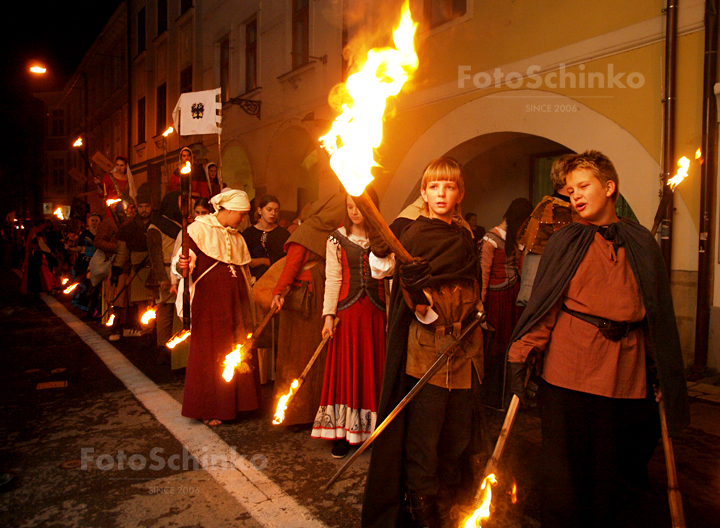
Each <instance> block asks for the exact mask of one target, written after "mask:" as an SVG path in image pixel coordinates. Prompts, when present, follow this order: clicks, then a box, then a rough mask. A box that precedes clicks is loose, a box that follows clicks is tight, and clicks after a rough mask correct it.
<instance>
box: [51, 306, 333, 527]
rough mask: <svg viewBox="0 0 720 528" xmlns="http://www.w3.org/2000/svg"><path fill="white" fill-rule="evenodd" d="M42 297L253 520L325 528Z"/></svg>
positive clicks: (115, 351) (75, 320)
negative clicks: (220, 462)
mask: <svg viewBox="0 0 720 528" xmlns="http://www.w3.org/2000/svg"><path fill="white" fill-rule="evenodd" d="M41 298H42V300H43V301H45V303H46V304H47V305H48V306H49V307H50V309H51V310H52V311H53V312H54V313H55V315H57V316H58V317H60V319H62V320H63V321H64V322H65V324H67V325H68V326H69V327H70V328H71V329H72V330H73V332H75V333H76V334H77V335H78V336H79V337H80V339H82V340H83V341H84V342H85V343H86V344H87V345H88V346H89V347H90V348H92V349H93V351H94V352H95V354H97V356H98V357H99V358H100V359H101V360H102V361H103V362H104V363H105V365H107V367H108V368H109V369H110V372H112V373H113V374H114V375H115V376H116V377H117V378H118V379H119V380H120V381H122V382H123V383H124V384H125V386H126V387H127V388H128V389H129V390H130V392H132V394H133V395H134V396H135V397H136V398H137V399H138V401H140V403H142V404H143V405H144V406H145V408H147V410H148V411H150V413H152V415H153V416H154V417H155V418H156V419H157V420H158V421H159V422H160V423H161V424H162V425H163V426H164V427H165V428H166V429H167V430H168V431H169V432H170V433H171V434H172V435H173V436H174V437H175V438H177V440H178V441H179V442H180V443H181V444H182V445H184V446H185V447H186V449H187V450H188V452H189V453H190V454H191V455H193V456H194V457H195V458H196V459H197V460H198V462H200V465H201V466H203V467H204V468H205V469H206V470H207V471H208V473H209V474H210V475H211V476H212V477H213V478H214V479H215V480H216V481H217V482H218V483H219V484H220V485H221V486H222V487H223V488H225V490H227V492H228V493H230V494H231V495H232V496H233V497H235V499H236V500H237V501H238V502H239V503H240V505H241V506H242V507H243V508H245V509H247V511H248V512H249V513H250V515H252V516H253V518H254V519H255V520H256V521H258V522H259V523H260V524H262V525H263V526H266V527H268V528H275V527H278V528H279V527H283V528H285V527H289V528H293V527H297V528H301V527H302V528H325V524H323V523H322V522H321V521H319V520H318V519H316V518H315V517H313V515H312V514H311V513H310V512H309V511H308V510H307V509H306V508H304V507H303V506H300V505H299V504H298V503H297V502H295V500H294V499H293V498H292V497H290V496H289V495H287V494H286V493H285V492H284V491H283V490H282V489H280V487H279V486H278V485H277V484H275V483H274V482H273V481H271V480H270V479H269V478H267V477H266V476H265V475H263V474H262V472H261V471H259V470H257V469H256V468H255V466H254V465H253V463H252V462H249V461H247V460H246V459H245V458H243V457H240V456H239V455H238V454H237V452H236V451H235V450H234V449H233V448H231V447H230V446H229V445H227V444H226V443H225V442H224V441H223V440H222V439H221V438H220V437H218V436H217V435H216V434H215V433H214V432H213V431H211V430H210V428H208V427H207V426H205V425H203V424H202V423H200V422H198V421H197V420H192V419H190V418H185V417H184V416H182V415H181V414H180V411H181V409H182V407H181V405H180V404H179V403H178V402H177V401H176V400H175V399H173V398H172V397H171V396H170V395H169V394H167V393H166V392H165V391H163V390H162V389H160V388H159V387H158V386H157V385H155V383H153V381H152V380H151V379H150V378H148V377H147V376H145V374H143V373H142V372H141V371H140V370H139V369H138V368H137V367H135V365H133V364H132V363H131V362H130V361H129V360H128V359H127V358H126V357H125V356H124V355H123V354H122V353H121V352H120V351H119V350H118V349H117V348H115V347H114V346H112V345H111V344H110V343H108V342H107V341H105V339H103V338H102V337H101V336H100V335H98V334H97V333H96V332H95V331H94V330H93V329H92V328H90V327H89V326H87V325H86V324H85V323H83V322H82V321H81V320H80V319H78V318H77V317H75V316H74V315H73V314H71V313H70V312H68V311H67V309H66V308H65V307H64V306H63V305H62V304H61V303H60V302H58V300H57V299H55V298H54V297H52V296H50V295H46V294H42V295H41ZM213 457H215V458H214V460H213ZM218 460H220V461H229V463H230V464H232V468H228V467H223V466H224V464H217V463H215V464H213V462H216V461H218ZM208 461H209V462H210V463H208Z"/></svg>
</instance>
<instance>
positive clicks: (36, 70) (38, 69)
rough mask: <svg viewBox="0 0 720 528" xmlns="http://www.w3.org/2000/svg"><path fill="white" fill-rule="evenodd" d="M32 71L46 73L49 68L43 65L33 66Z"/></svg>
mask: <svg viewBox="0 0 720 528" xmlns="http://www.w3.org/2000/svg"><path fill="white" fill-rule="evenodd" d="M30 71H31V72H33V73H45V72H46V71H47V68H43V67H42V66H31V67H30Z"/></svg>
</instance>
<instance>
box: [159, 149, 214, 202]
mask: <svg viewBox="0 0 720 528" xmlns="http://www.w3.org/2000/svg"><path fill="white" fill-rule="evenodd" d="M183 152H189V153H190V167H191V170H190V194H191V195H192V197H193V198H194V199H195V198H201V194H200V193H201V190H200V189H201V187H202V188H204V189H205V194H207V187H206V186H207V181H208V180H207V176H206V175H205V171H204V169H203V167H202V165H198V164H196V163H194V160H193V158H194V157H193V153H192V150H190V149H189V148H188V147H183V148H181V149H180V153H179V154H178V163H179V165H178V167H177V168H176V169H175V170H174V171H173V173H172V174H171V175H170V184H169V186H168V192H174V191H180V179H181V177H182V176H181V174H180V169H182V168H183V166H184V163H183V160H182V153H183ZM204 197H205V198H209V196H204Z"/></svg>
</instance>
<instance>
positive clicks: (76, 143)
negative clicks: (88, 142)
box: [73, 137, 82, 147]
mask: <svg viewBox="0 0 720 528" xmlns="http://www.w3.org/2000/svg"><path fill="white" fill-rule="evenodd" d="M73 147H82V138H81V137H79V138H77V139H76V140H75V143H73Z"/></svg>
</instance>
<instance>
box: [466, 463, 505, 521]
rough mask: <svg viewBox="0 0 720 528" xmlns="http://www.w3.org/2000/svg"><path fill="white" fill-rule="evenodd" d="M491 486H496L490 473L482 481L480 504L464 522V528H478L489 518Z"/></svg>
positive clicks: (493, 474) (493, 476)
mask: <svg viewBox="0 0 720 528" xmlns="http://www.w3.org/2000/svg"><path fill="white" fill-rule="evenodd" d="M492 484H497V479H496V478H495V473H490V474H489V475H488V476H487V477H485V480H483V483H482V486H480V489H481V490H485V493H483V499H482V504H480V507H479V508H478V509H477V510H475V512H474V513H473V514H472V515H471V516H470V518H469V519H468V520H467V521H465V525H464V526H465V528H480V527H481V526H482V521H483V520H484V519H489V518H490V505H491V503H492Z"/></svg>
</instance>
